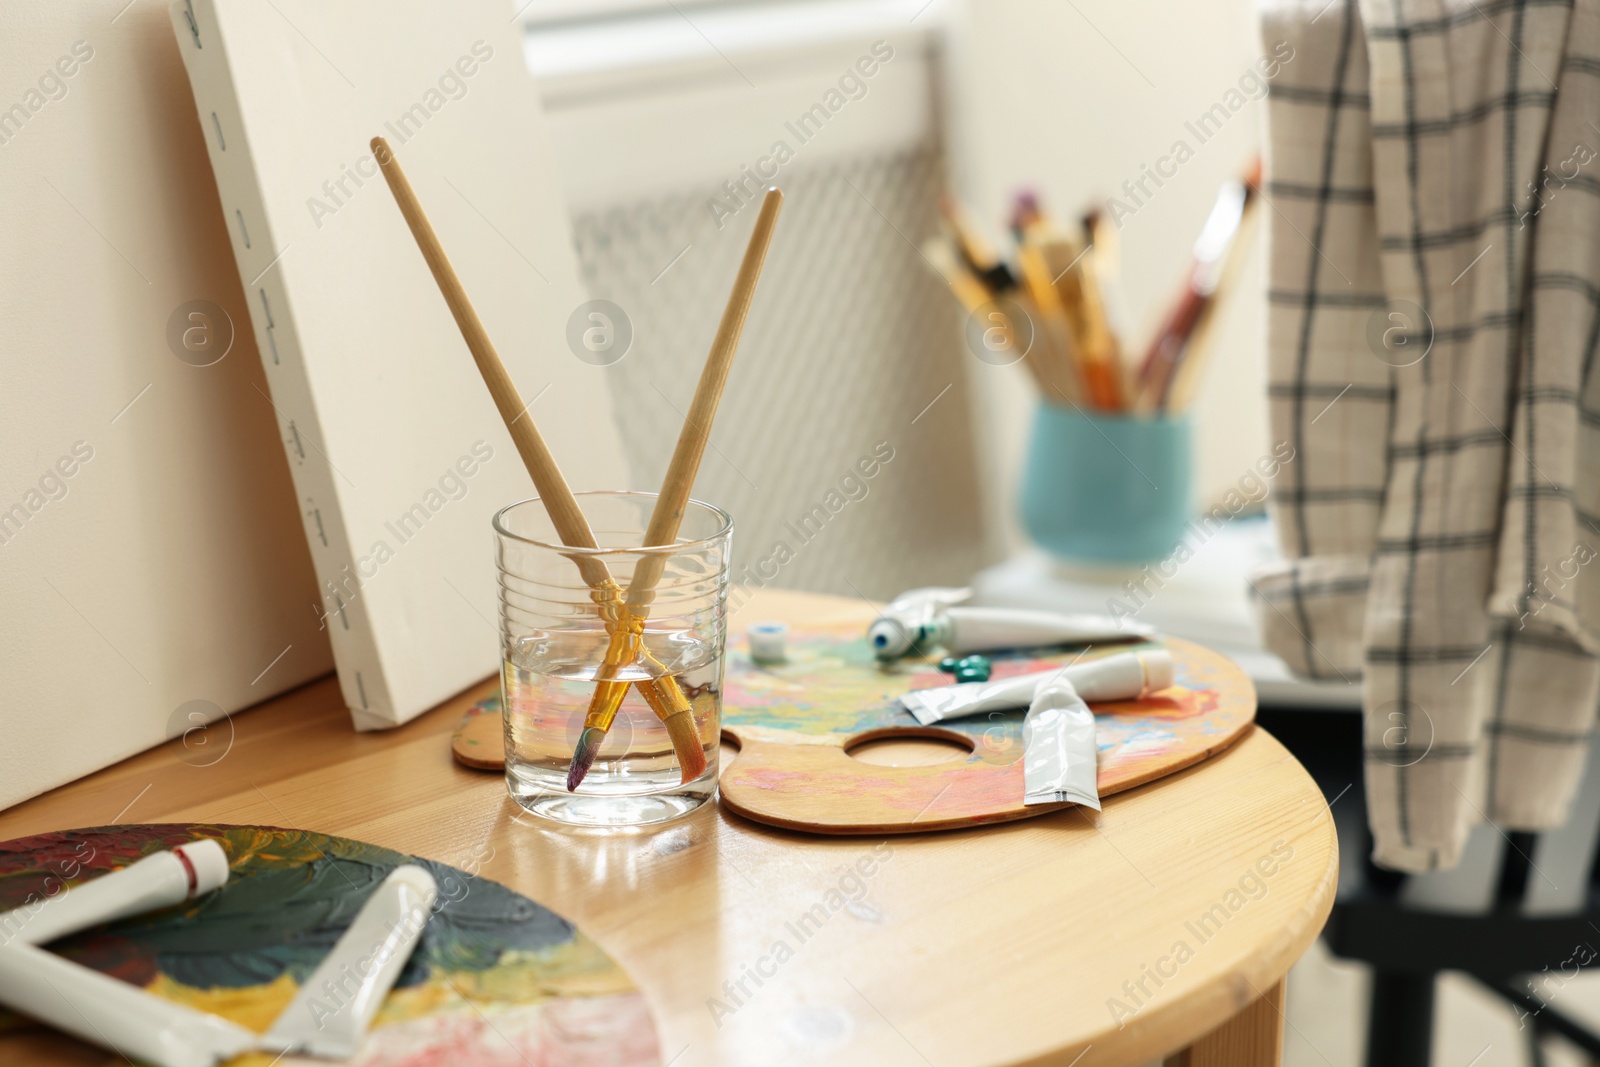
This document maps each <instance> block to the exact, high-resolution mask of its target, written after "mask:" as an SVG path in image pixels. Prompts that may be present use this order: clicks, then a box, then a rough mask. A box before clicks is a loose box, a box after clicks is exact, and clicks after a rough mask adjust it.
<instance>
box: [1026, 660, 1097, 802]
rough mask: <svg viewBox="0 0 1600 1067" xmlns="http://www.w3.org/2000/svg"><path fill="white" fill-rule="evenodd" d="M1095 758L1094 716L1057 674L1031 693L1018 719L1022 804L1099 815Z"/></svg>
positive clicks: (1075, 691)
mask: <svg viewBox="0 0 1600 1067" xmlns="http://www.w3.org/2000/svg"><path fill="white" fill-rule="evenodd" d="M1098 753H1099V749H1098V748H1097V747H1096V746H1095V738H1094V712H1092V711H1090V710H1089V705H1087V704H1085V703H1084V702H1083V698H1082V697H1081V696H1079V695H1078V691H1077V690H1076V689H1074V688H1073V687H1072V683H1071V682H1069V681H1067V680H1066V679H1065V678H1064V677H1062V676H1061V675H1060V674H1059V673H1057V675H1056V677H1055V678H1053V679H1051V680H1049V681H1046V682H1044V683H1043V684H1042V685H1040V686H1039V688H1038V689H1037V690H1035V691H1034V694H1033V703H1032V704H1030V705H1028V714H1027V717H1026V718H1024V719H1023V720H1022V785H1023V796H1022V802H1023V803H1024V804H1082V805H1083V806H1084V807H1086V808H1093V809H1094V810H1095V811H1099V810H1100V787H1099V783H1098V781H1097V778H1096V776H1097V774H1098V764H1097V760H1096V757H1097V755H1098Z"/></svg>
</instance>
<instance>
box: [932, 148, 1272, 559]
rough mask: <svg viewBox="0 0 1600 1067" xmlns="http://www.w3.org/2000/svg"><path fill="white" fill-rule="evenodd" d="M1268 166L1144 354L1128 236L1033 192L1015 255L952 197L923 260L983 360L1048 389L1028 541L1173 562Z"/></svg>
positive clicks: (1030, 466) (1031, 483) (1219, 221)
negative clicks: (1207, 375) (1130, 333)
mask: <svg viewBox="0 0 1600 1067" xmlns="http://www.w3.org/2000/svg"><path fill="white" fill-rule="evenodd" d="M1260 181H1261V163H1260V160H1259V159H1257V160H1254V161H1252V162H1251V164H1250V165H1249V166H1248V167H1247V168H1246V169H1245V171H1244V172H1243V173H1242V174H1241V175H1240V176H1239V177H1238V178H1236V179H1233V180H1230V181H1228V182H1226V183H1224V185H1223V187H1222V188H1221V190H1220V191H1219V192H1218V194H1217V199H1216V202H1215V204H1214V206H1213V207H1212V210H1211V213H1210V215H1209V216H1208V217H1207V219H1206V222H1205V225H1204V226H1203V227H1202V229H1201V232H1200V236H1199V237H1198V238H1197V239H1196V241H1195V244H1194V248H1193V253H1192V257H1191V261H1190V263H1189V266H1188V268H1187V270H1186V271H1185V273H1184V277H1183V281H1182V284H1181V286H1180V287H1179V291H1178V294H1177V297H1176V299H1175V300H1174V301H1173V303H1172V304H1171V306H1170V307H1169V308H1168V310H1167V311H1166V313H1165V315H1164V316H1163V318H1162V319H1161V321H1160V324H1159V326H1158V328H1157V330H1156V333H1155V335H1154V337H1153V338H1152V339H1151V341H1150V343H1149V345H1148V346H1147V347H1146V348H1145V350H1144V352H1143V355H1142V358H1140V359H1138V360H1137V361H1134V360H1130V359H1128V358H1127V355H1126V353H1125V351H1124V348H1123V345H1122V342H1121V339H1120V333H1121V331H1119V330H1118V329H1117V326H1116V321H1117V318H1118V316H1117V314H1116V313H1115V308H1116V303H1117V301H1116V298H1115V294H1116V289H1117V273H1118V270H1117V258H1118V257H1117V239H1116V227H1115V226H1114V225H1113V224H1112V222H1111V220H1110V219H1108V218H1107V216H1106V215H1105V213H1104V212H1101V211H1099V210H1091V211H1089V212H1086V213H1085V214H1084V216H1083V217H1082V219H1081V221H1080V223H1079V225H1078V226H1076V227H1063V226H1060V225H1058V224H1057V223H1055V222H1054V221H1052V220H1051V219H1050V218H1049V217H1048V216H1047V215H1046V214H1045V213H1044V212H1043V210H1042V209H1041V208H1040V206H1039V202H1038V199H1037V198H1036V197H1035V196H1033V195H1032V194H1030V193H1024V194H1021V195H1019V196H1018V197H1017V198H1016V201H1015V203H1014V205H1013V210H1012V216H1011V220H1010V230H1011V236H1012V239H1013V242H1014V247H1015V254H1014V255H1013V256H1012V257H1011V258H1010V259H1009V260H1008V259H1005V258H1002V257H1001V256H1000V255H999V254H998V253H997V252H996V251H995V250H994V249H993V247H991V246H990V245H989V244H988V243H987V241H986V240H985V239H984V237H983V235H982V233H981V232H980V230H979V228H978V227H977V226H976V225H975V224H974V223H973V221H972V220H971V219H970V218H969V217H968V216H967V214H966V213H965V212H964V211H963V210H962V208H961V207H960V205H959V204H957V203H956V202H955V201H954V200H953V199H950V198H945V199H944V201H943V202H942V204H941V208H942V213H943V216H944V230H945V232H944V234H943V235H942V236H941V237H939V238H935V239H933V240H932V241H930V242H929V243H928V244H927V245H926V246H925V247H924V250H923V251H924V255H925V257H926V258H927V260H928V262H930V263H932V264H933V265H934V267H935V268H936V269H937V270H938V271H939V273H940V274H941V275H942V276H943V277H944V280H945V282H946V284H948V285H949V287H950V290H951V292H952V293H953V294H954V295H955V296H956V298H957V300H958V301H959V302H960V303H961V304H962V306H963V307H964V308H965V310H966V311H967V330H966V335H967V339H968V344H969V346H970V347H972V348H973V350H974V354H976V355H977V356H978V357H979V358H980V359H981V360H982V361H983V362H984V363H987V364H991V365H995V364H1006V363H1021V364H1022V365H1023V367H1024V368H1025V369H1026V370H1027V372H1028V374H1029V376H1030V378H1031V379H1032V380H1033V383H1034V385H1035V386H1036V387H1037V388H1038V391H1039V403H1038V408H1037V411H1036V413H1035V417H1034V422H1033V428H1032V432H1031V436H1030V440H1029V444H1028V452H1027V459H1026V465H1025V468H1024V472H1023V477H1022V485H1021V493H1020V498H1021V510H1022V521H1023V525H1024V527H1025V528H1026V529H1027V531H1028V533H1029V535H1030V536H1031V537H1032V538H1033V539H1034V540H1035V541H1036V542H1038V544H1039V545H1041V546H1042V547H1043V548H1045V549H1046V550H1048V551H1049V552H1050V553H1051V554H1053V555H1055V556H1057V557H1058V558H1061V559H1063V560H1068V561H1073V562H1080V563H1087V564H1091V565H1109V566H1122V565H1134V566H1136V565H1138V564H1142V563H1148V562H1152V561H1155V560H1159V559H1162V558H1163V557H1165V556H1167V555H1168V554H1169V553H1171V552H1172V551H1173V550H1174V549H1175V548H1176V547H1177V545H1178V543H1179V541H1180V540H1181V539H1182V538H1183V536H1184V533H1185V530H1186V527H1187V523H1188V521H1189V519H1190V517H1191V512H1190V508H1191V504H1192V480H1191V467H1192V462H1191V438H1192V432H1191V426H1190V420H1189V416H1188V414H1187V412H1188V407H1189V404H1190V401H1191V399H1192V398H1193V396H1194V392H1195V389H1196V386H1197V382H1198V380H1199V376H1200V370H1201V368H1202V367H1203V366H1204V363H1205V360H1206V358H1207V356H1208V354H1209V349H1210V347H1211V336H1212V333H1213V330H1214V324H1215V315H1216V311H1217V308H1218V306H1219V305H1220V303H1221V301H1222V299H1223V298H1224V297H1225V296H1226V294H1227V293H1228V292H1229V291H1230V290H1231V289H1232V288H1234V287H1235V284H1236V279H1237V276H1238V273H1239V271H1240V269H1241V268H1242V264H1243V261H1244V256H1245V253H1246V252H1247V250H1248V248H1249V245H1250V243H1251V242H1250V241H1249V240H1248V237H1247V234H1248V227H1249V224H1250V223H1251V221H1252V220H1253V215H1254V212H1253V209H1254V206H1255V200H1256V199H1257V197H1256V195H1255V194H1256V190H1257V188H1258V187H1259V185H1260Z"/></svg>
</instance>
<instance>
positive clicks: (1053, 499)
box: [1022, 402, 1192, 565]
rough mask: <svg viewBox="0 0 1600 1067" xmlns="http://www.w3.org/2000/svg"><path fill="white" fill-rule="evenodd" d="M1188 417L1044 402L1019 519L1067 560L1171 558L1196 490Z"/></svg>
mask: <svg viewBox="0 0 1600 1067" xmlns="http://www.w3.org/2000/svg"><path fill="white" fill-rule="evenodd" d="M1190 438H1191V435H1190V428H1189V420H1188V418H1186V417H1183V416H1179V417H1176V418H1173V417H1159V418H1158V417H1149V418H1138V417H1134V416H1125V415H1101V414H1090V413H1088V412H1087V411H1081V410H1074V409H1070V408H1061V407H1057V406H1056V405H1054V404H1049V403H1044V402H1041V403H1040V404H1039V408H1038V412H1037V413H1036V414H1035V416H1034V420H1033V435H1032V438H1031V440H1030V441H1029V444H1028V459H1027V466H1026V468H1025V470H1024V472H1023V476H1022V523H1023V526H1024V528H1026V530H1027V531H1028V534H1029V536H1031V537H1032V538H1033V539H1034V540H1035V541H1036V542H1038V543H1039V544H1040V545H1041V546H1042V547H1044V548H1045V549H1046V550H1047V551H1049V552H1050V553H1051V554H1052V555H1054V556H1057V557H1059V558H1060V559H1063V560H1067V561H1071V562H1078V563H1088V564H1113V565H1115V564H1142V563H1153V562H1155V561H1156V560H1161V559H1165V558H1166V557H1167V556H1169V555H1171V554H1172V551H1173V549H1175V548H1177V547H1178V542H1179V541H1180V540H1181V539H1182V538H1183V535H1184V531H1185V530H1186V528H1187V525H1188V522H1189V519H1190V518H1191V514H1190V507H1189V505H1190V500H1191V498H1192V481H1191V474H1190V467H1191V457H1190Z"/></svg>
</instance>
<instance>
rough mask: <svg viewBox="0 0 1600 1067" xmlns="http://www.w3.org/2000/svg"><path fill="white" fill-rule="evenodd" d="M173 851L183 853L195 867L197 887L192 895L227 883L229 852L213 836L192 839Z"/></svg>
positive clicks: (194, 895) (209, 890)
mask: <svg viewBox="0 0 1600 1067" xmlns="http://www.w3.org/2000/svg"><path fill="white" fill-rule="evenodd" d="M172 851H174V852H181V853H183V857H184V859H187V860H188V861H189V863H190V865H192V866H193V867H194V876H195V887H194V892H192V893H190V894H189V895H190V896H191V897H197V896H199V895H200V894H202V893H209V892H211V891H212V890H213V889H217V888H220V887H221V886H223V885H224V884H226V883H227V881H228V854H227V853H226V852H224V851H222V846H221V845H219V844H218V843H217V842H216V841H215V840H213V839H212V838H209V837H207V838H202V839H201V840H199V841H190V842H188V843H187V844H182V845H179V846H178V847H177V848H175V849H173V850H172Z"/></svg>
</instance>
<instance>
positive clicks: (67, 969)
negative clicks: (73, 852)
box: [0, 942, 256, 1067]
mask: <svg viewBox="0 0 1600 1067" xmlns="http://www.w3.org/2000/svg"><path fill="white" fill-rule="evenodd" d="M0 1004H5V1005H6V1007H8V1008H14V1009H15V1010H17V1011H19V1012H21V1013H22V1014H24V1015H28V1016H31V1017H33V1018H35V1019H38V1020H39V1021H40V1022H42V1023H48V1024H49V1025H50V1026H53V1027H55V1028H56V1029H57V1030H62V1031H64V1032H66V1033H69V1034H72V1035H74V1036H75V1037H80V1038H82V1039H83V1040H85V1041H87V1042H89V1043H90V1044H93V1045H99V1046H100V1047H101V1048H109V1049H111V1050H112V1051H114V1052H117V1053H119V1054H120V1055H122V1056H124V1057H127V1058H128V1059H131V1060H134V1061H136V1062H139V1063H145V1064H150V1065H151V1067H213V1065H214V1064H218V1063H221V1062H223V1061H225V1060H229V1059H232V1058H233V1057H234V1056H237V1055H239V1054H240V1053H241V1052H248V1051H249V1050H251V1049H253V1048H255V1047H256V1035H255V1033H253V1032H252V1031H250V1030H246V1029H245V1028H244V1027H242V1026H238V1025H236V1024H234V1023H231V1022H229V1021H228V1020H226V1019H224V1018H221V1017H220V1016H217V1015H207V1014H206V1013H205V1012H201V1011H195V1010H194V1009H193V1008H186V1007H184V1006H183V1005H182V1004H175V1003H173V1002H172V1001H169V1000H162V999H161V998H160V997H158V996H155V995H154V994H151V993H147V992H145V991H144V990H143V989H140V988H139V987H138V986H136V985H131V984H129V983H128V982H123V981H120V980H118V979H116V978H112V977H110V976H108V975H104V974H101V973H100V972H99V971H92V970H90V969H89V968H87V967H82V966H79V965H78V964H76V963H73V962H71V961H70V960H66V959H63V958H62V957H60V956H57V955H55V954H54V953H52V952H47V951H45V950H44V949H42V948H35V947H34V946H32V945H27V944H23V943H21V942H14V943H12V944H9V945H0Z"/></svg>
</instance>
